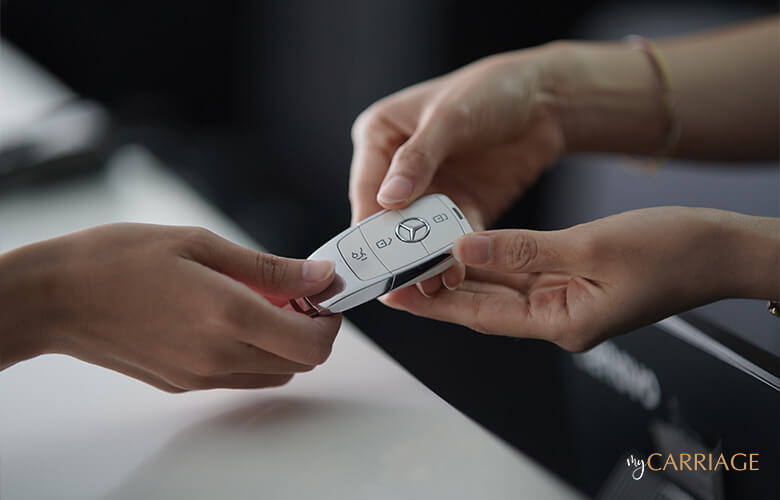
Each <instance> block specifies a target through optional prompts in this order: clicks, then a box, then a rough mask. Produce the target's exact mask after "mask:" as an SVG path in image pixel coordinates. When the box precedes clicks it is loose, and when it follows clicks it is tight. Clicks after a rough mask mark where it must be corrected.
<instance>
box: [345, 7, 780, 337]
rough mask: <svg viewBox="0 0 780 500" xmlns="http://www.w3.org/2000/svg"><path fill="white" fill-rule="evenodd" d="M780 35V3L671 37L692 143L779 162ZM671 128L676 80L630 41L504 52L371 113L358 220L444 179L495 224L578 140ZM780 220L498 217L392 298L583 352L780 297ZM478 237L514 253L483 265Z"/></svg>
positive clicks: (682, 114)
mask: <svg viewBox="0 0 780 500" xmlns="http://www.w3.org/2000/svg"><path fill="white" fill-rule="evenodd" d="M778 32H779V31H778V20H777V18H771V19H765V20H762V21H759V22H755V23H752V24H748V25H743V26H739V27H735V28H729V29H725V30H719V31H716V32H710V33H706V34H702V35H696V36H689V37H684V38H679V39H674V40H668V41H664V42H661V43H659V44H658V45H659V50H660V52H661V53H662V54H663V58H664V60H665V61H666V63H667V65H668V68H669V73H670V80H671V94H672V96H673V97H674V100H675V102H676V108H675V115H676V119H677V120H678V121H679V123H680V125H681V128H682V133H681V136H680V138H679V142H678V144H677V146H676V149H675V152H676V156H677V157H680V158H691V159H710V160H718V161H723V160H739V161H750V160H768V159H777V156H778V121H780V120H779V119H778V107H779V106H778V94H780V91H779V86H778V71H777V60H778V45H779V42H780V40H779V39H778ZM748 56H749V57H748ZM669 127H670V117H669V114H668V112H667V111H666V109H665V107H664V105H663V89H662V86H661V82H660V80H659V77H658V75H657V74H656V72H655V70H654V68H653V66H652V64H651V63H650V60H649V58H648V56H647V54H646V53H645V52H644V51H642V50H639V49H637V48H636V47H633V46H631V45H630V44H627V43H624V42H620V43H586V42H554V43H551V44H548V45H544V46H541V47H537V48H533V49H527V50H521V51H517V52H510V53H506V54H499V55H496V56H491V57H488V58H486V59H483V60H480V61H477V62H475V63H473V64H470V65H468V66H466V67H464V68H461V69H459V70H457V71H455V72H453V73H450V74H448V75H444V76H442V77H440V78H436V79H434V80H431V81H428V82H424V83H421V84H419V85H416V86H413V87H410V88H408V89H404V90H402V91H400V92H398V93H396V94H393V95H391V96H389V97H387V98H385V99H382V100H381V101H379V102H377V103H375V104H374V105H372V106H370V107H369V108H368V109H367V110H366V111H364V112H363V113H362V114H361V115H360V116H359V117H358V118H357V120H356V122H355V125H354V127H353V130H352V137H353V143H354V155H353V161H352V167H351V175H350V200H351V203H352V210H353V222H356V221H359V220H362V219H363V218H365V217H367V216H368V215H370V214H372V213H374V212H376V211H377V210H380V209H382V208H390V209H399V208H403V207H405V206H407V205H408V204H409V203H410V202H411V201H413V200H414V199H416V198H418V197H420V196H422V195H424V194H427V193H431V192H443V193H445V194H447V195H449V196H450V197H451V198H452V199H453V200H454V201H455V202H456V203H458V205H459V206H461V208H463V210H464V212H466V216H467V217H468V218H469V220H470V222H471V223H472V226H473V227H474V228H475V230H477V231H482V230H483V229H484V228H485V227H487V226H489V225H490V224H491V223H492V222H493V221H494V220H495V219H496V217H497V216H498V215H499V214H500V213H501V212H503V211H504V210H505V209H506V208H507V207H509V206H510V205H511V204H512V203H514V202H515V201H516V200H517V198H518V197H520V196H521V195H522V194H523V192H524V191H525V189H526V188H527V187H528V186H529V185H530V184H532V183H533V182H535V181H536V179H537V178H538V177H539V175H540V174H541V173H542V172H543V171H544V170H545V169H546V168H548V166H549V165H551V164H553V163H554V162H555V161H556V160H557V159H559V158H560V157H562V156H563V155H566V154H569V153H576V152H589V151H600V152H615V153H627V154H650V155H652V154H654V153H655V152H657V151H659V150H660V149H661V148H662V147H663V145H664V142H665V137H666V133H667V130H668V129H669ZM777 224H778V223H777V220H776V219H762V218H753V217H748V216H744V215H740V214H735V213H728V212H723V211H717V210H709V209H693V208H686V207H665V208H657V209H646V210H639V211H634V212H627V213H625V214H620V215H619V216H615V217H609V218H606V219H602V220H599V221H594V222H592V223H589V224H584V225H581V226H577V227H574V228H569V229H567V230H564V231H559V232H549V233H534V232H529V231H522V230H515V231H508V232H507V231H496V232H484V233H480V234H481V235H482V236H486V237H487V239H481V240H480V239H473V238H476V236H474V235H469V236H466V237H463V238H461V239H460V240H459V241H458V242H456V244H455V249H454V255H455V257H456V259H458V261H459V264H458V265H456V266H453V267H452V268H451V269H450V270H448V271H447V272H446V273H444V274H443V275H442V277H441V279H439V278H432V279H430V280H427V281H426V282H424V283H421V284H419V285H418V286H417V288H410V289H405V290H400V291H397V292H394V293H393V294H390V295H389V296H387V297H386V298H385V299H384V302H385V303H386V304H388V305H390V306H392V307H396V308H399V309H404V310H407V311H410V312H413V313H415V314H419V315H422V316H428V317H433V318H437V319H441V320H444V321H452V322H456V323H460V324H465V325H467V326H471V327H472V328H474V329H476V330H479V331H483V332H487V333H498V334H505V335H513V336H527V337H535V338H544V339H548V340H551V341H553V342H556V343H558V344H559V345H562V346H563V347H566V348H567V349H572V350H581V349H584V348H587V347H589V346H591V345H593V344H594V343H596V342H599V341H601V340H603V339H604V338H606V337H608V336H610V335H615V334H618V333H622V332H625V331H628V330H630V329H632V328H635V327H637V326H640V325H642V324H647V323H650V322H652V321H655V320H657V319H660V318H662V317H664V316H667V315H670V314H673V313H676V312H680V311H682V310H685V309H688V308H691V307H695V306H697V305H700V304H704V303H707V302H711V301H713V300H718V299H721V298H726V297H754V298H765V299H768V298H772V299H777V298H778V297H780V290H779V289H780V271H778V270H779V269H780V262H779V259H778V253H780V228H778V225H777ZM486 241H489V242H490V243H489V244H488V243H485V242H486ZM518 241H520V242H525V243H518ZM478 245H482V246H483V247H485V246H487V247H489V248H492V249H493V250H494V251H498V252H499V254H500V255H499V256H498V257H493V256H491V257H490V259H491V260H489V262H488V263H484V262H477V261H475V260H473V259H471V258H469V257H468V255H472V252H470V251H467V249H469V248H471V249H472V250H474V248H472V247H475V248H476V247H477V246H478ZM529 248H530V249H536V250H535V251H534V252H532V253H531V255H533V258H532V259H529V258H528V255H529V250H528V249H529ZM496 249H509V250H507V251H506V252H505V253H503V254H501V252H502V251H503V250H496ZM475 251H476V250H475ZM480 252H482V254H484V253H485V252H484V248H482V250H480ZM491 255H492V254H491ZM545 256H547V257H550V256H555V258H552V257H550V258H543V257H545ZM526 261H528V262H526ZM465 264H468V265H469V269H468V271H466V267H465ZM672 270H673V271H674V272H673V273H671V274H670V271H672ZM735 273H739V276H734V274H735ZM669 276H671V277H672V278H673V279H667V277H669ZM464 280H465V281H464ZM442 283H443V284H444V286H445V287H446V288H447V289H446V290H442V289H441V284H442Z"/></svg>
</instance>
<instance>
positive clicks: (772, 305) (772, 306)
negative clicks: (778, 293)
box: [767, 300, 780, 318]
mask: <svg viewBox="0 0 780 500" xmlns="http://www.w3.org/2000/svg"><path fill="white" fill-rule="evenodd" d="M767 308H768V309H769V314H771V315H772V316H775V317H777V318H780V302H776V301H774V300H770V301H769V304H768V305H767Z"/></svg>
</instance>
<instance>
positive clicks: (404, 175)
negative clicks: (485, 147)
mask: <svg viewBox="0 0 780 500" xmlns="http://www.w3.org/2000/svg"><path fill="white" fill-rule="evenodd" d="M457 121H458V119H457V116H456V115H455V114H454V113H448V112H446V111H443V110H434V111H433V112H431V113H429V114H428V115H427V116H423V117H422V118H421V121H420V124H419V126H418V128H417V130H416V131H415V132H414V134H412V136H411V137H410V138H409V140H408V141H406V142H405V143H404V144H403V146H401V147H399V148H398V149H397V150H396V152H395V155H393V159H392V161H391V162H390V168H389V169H388V171H387V174H386V175H385V178H384V181H383V182H382V185H381V187H380V188H379V193H378V194H377V198H376V199H377V201H378V202H379V204H380V205H382V206H383V207H384V208H403V207H405V206H406V205H408V204H409V202H410V201H412V200H414V199H417V198H418V197H420V196H421V195H422V194H423V193H424V192H425V190H426V189H427V188H428V186H429V185H430V183H431V180H432V179H433V176H434V174H435V173H436V170H438V168H439V165H441V163H442V162H443V161H444V160H446V159H447V157H448V156H449V154H450V152H451V148H452V145H453V140H454V130H456V126H457Z"/></svg>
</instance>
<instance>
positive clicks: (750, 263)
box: [718, 212, 780, 300]
mask: <svg viewBox="0 0 780 500" xmlns="http://www.w3.org/2000/svg"><path fill="white" fill-rule="evenodd" d="M724 213H726V214H729V215H728V216H727V217H725V218H724V224H723V228H724V230H723V235H724V237H723V245H722V248H721V250H722V258H723V259H722V261H723V262H724V268H723V269H718V271H719V272H725V273H727V276H725V277H726V279H727V281H726V283H727V288H726V289H725V290H724V292H725V293H724V295H725V296H726V297H743V298H756V299H767V300H780V219H778V218H773V217H754V216H749V215H742V214H735V213H732V212H724Z"/></svg>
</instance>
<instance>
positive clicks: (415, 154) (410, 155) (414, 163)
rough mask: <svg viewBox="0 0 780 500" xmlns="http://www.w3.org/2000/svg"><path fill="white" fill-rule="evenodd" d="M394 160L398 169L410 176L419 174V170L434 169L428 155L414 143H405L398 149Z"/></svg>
mask: <svg viewBox="0 0 780 500" xmlns="http://www.w3.org/2000/svg"><path fill="white" fill-rule="evenodd" d="M396 161H397V162H398V166H399V169H400V170H401V171H402V172H403V173H404V174H406V175H409V176H411V177H417V176H419V173H420V171H421V170H422V171H430V170H433V169H434V164H433V160H432V159H431V157H430V155H429V154H428V153H427V152H426V151H425V150H423V149H422V148H420V147H419V146H418V145H416V144H406V145H404V146H401V147H400V148H399V149H398V153H397V154H396Z"/></svg>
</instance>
